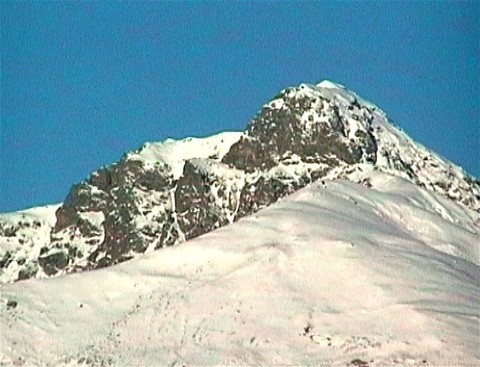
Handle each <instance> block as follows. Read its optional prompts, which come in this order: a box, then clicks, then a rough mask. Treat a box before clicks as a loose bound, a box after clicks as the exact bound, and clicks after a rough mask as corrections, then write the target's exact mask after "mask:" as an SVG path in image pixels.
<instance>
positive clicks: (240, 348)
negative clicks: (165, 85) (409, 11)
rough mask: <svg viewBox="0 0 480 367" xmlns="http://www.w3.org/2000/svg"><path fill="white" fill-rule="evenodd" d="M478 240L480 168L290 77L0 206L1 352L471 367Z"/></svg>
mask: <svg viewBox="0 0 480 367" xmlns="http://www.w3.org/2000/svg"><path fill="white" fill-rule="evenodd" d="M479 244H480V182H479V181H478V179H476V178H474V177H472V176H470V175H468V174H467V173H466V172H465V171H464V170H463V169H462V168H460V167H458V166H456V165H454V164H453V163H451V162H449V161H448V160H446V159H444V158H442V157H440V156H438V155H437V154H435V153H434V152H432V151H430V150H429V149H427V148H425V147H423V146H422V145H420V144H419V143H417V142H415V141H413V140H412V139H411V138H410V137H408V136H407V135H406V134H405V133H404V132H403V131H401V130H400V129H399V128H397V127H395V126H394V125H393V123H392V122H391V121H390V119H389V118H388V116H387V115H386V113H385V112H383V111H382V110H381V109H380V108H379V107H377V106H376V105H374V104H372V103H370V102H367V101H365V100H363V99H362V98H360V97H359V96H358V95H356V94H355V93H354V92H352V91H349V90H348V89H346V88H345V87H343V86H341V85H339V84H335V83H332V82H329V81H323V82H321V83H319V84H316V85H311V84H301V85H299V86H297V87H291V88H287V89H284V90H282V91H281V92H280V93H279V94H278V95H277V96H275V97H274V98H273V99H272V100H271V101H270V102H268V103H266V104H265V105H263V106H262V108H261V109H260V111H259V112H258V114H257V116H255V117H254V118H253V119H252V120H251V122H250V123H249V124H248V126H247V128H246V130H245V131H243V132H221V133H219V134H216V135H212V136H210V137H205V138H186V139H183V140H171V139H169V140H166V141H164V142H160V143H146V144H145V145H144V146H142V147H141V148H139V149H138V150H136V151H134V152H129V153H127V154H125V156H124V157H123V158H122V159H120V160H119V161H118V162H115V163H113V164H111V165H109V166H107V167H103V168H100V169H98V170H97V171H95V172H93V173H92V174H91V175H90V177H88V178H87V179H86V180H85V181H83V182H80V183H78V184H75V185H73V186H72V188H71V190H70V192H69V193H68V195H67V196H66V198H65V201H64V202H63V203H60V204H55V205H51V206H47V207H40V208H32V209H28V210H25V211H21V212H16V213H5V214H1V215H0V283H2V285H1V286H0V291H1V296H0V298H1V299H0V327H1V333H0V365H5V366H16V365H26V366H27V365H28V366H36V365H38V366H58V365H64V366H70V367H77V366H78V367H79V366H84V367H85V366H140V365H141V366H182V365H184V366H187V365H196V366H198V365H230V366H231V365H239V366H245V365H270V366H274V365H275V366H280V365H282V366H286V365H315V366H318V365H335V366H337V365H338V366H346V365H350V366H364V367H366V366H370V367H373V366H386V365H389V366H392V365H398V366H406V365H408V366H440V365H441V366H460V365H470V366H471V365H480V351H479V348H478V340H479V339H478V338H479V335H480V329H479V325H480V324H479V321H480V309H479V306H478V305H479V304H480V256H479ZM177 245H178V246H177ZM127 260H129V261H127ZM90 270H95V271H90ZM69 273H74V274H69ZM42 278H47V279H42Z"/></svg>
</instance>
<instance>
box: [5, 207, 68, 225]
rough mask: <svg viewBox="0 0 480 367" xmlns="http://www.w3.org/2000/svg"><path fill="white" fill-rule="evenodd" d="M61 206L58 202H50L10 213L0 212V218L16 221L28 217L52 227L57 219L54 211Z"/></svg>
mask: <svg viewBox="0 0 480 367" xmlns="http://www.w3.org/2000/svg"><path fill="white" fill-rule="evenodd" d="M61 206H62V204H61V203H59V204H51V205H45V206H38V207H34V208H30V209H25V210H21V211H18V212H12V213H0V216H1V219H2V220H4V221H9V222H11V223H16V222H18V221H20V220H22V219H28V220H30V221H32V222H33V221H34V220H39V221H41V222H44V223H46V224H47V225H48V226H49V227H54V226H55V223H56V221H57V218H56V216H55V212H56V211H57V209H58V208H60V207H61Z"/></svg>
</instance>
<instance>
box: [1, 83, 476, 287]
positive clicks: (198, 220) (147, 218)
mask: <svg viewBox="0 0 480 367" xmlns="http://www.w3.org/2000/svg"><path fill="white" fill-rule="evenodd" d="M375 170H380V171H382V172H386V173H389V174H393V175H395V176H400V177H402V178H404V179H406V180H408V181H410V182H413V183H415V184H416V185H419V186H421V187H424V188H426V189H427V190H430V191H434V192H437V193H440V194H442V195H445V196H446V197H448V198H450V199H451V200H453V201H455V202H457V203H460V204H461V205H463V206H465V207H467V208H469V209H471V210H472V216H476V215H477V214H478V212H480V183H479V181H478V180H477V179H475V178H474V177H472V176H469V175H468V174H467V173H466V172H464V171H463V170H462V169H461V168H460V167H458V166H456V165H454V164H453V163H451V162H448V161H447V160H445V159H443V158H441V157H440V156H438V155H437V154H435V153H433V152H431V151H429V150H428V149H426V148H425V147H423V146H421V145H420V144H418V143H416V142H414V141H413V140H412V139H411V138H409V137H408V136H407V135H406V134H405V133H404V132H402V131H401V130H400V129H398V128H396V127H395V126H394V125H393V124H392V122H391V121H390V119H389V118H388V116H387V115H386V114H385V112H383V111H382V110H381V109H380V108H378V107H377V106H375V105H374V104H372V103H370V102H367V101H365V100H363V99H362V98H361V97H359V96H358V95H357V94H355V93H354V92H351V91H349V90H348V89H346V88H345V87H343V86H341V85H339V84H336V83H333V82H330V81H323V82H321V83H318V84H316V85H313V84H300V85H299V86H298V87H290V88H286V89H284V90H282V91H281V92H280V93H279V94H278V95H277V96H275V97H274V98H273V99H272V100H271V101H270V102H268V103H266V104H264V105H263V107H262V108H261V110H260V112H259V113H258V114H257V116H256V117H255V118H254V119H253V120H252V121H251V122H250V123H249V125H248V127H247V129H246V131H245V132H230V133H228V132H225V133H219V134H216V135H213V136H211V137H207V138H203V139H202V138H186V139H183V140H180V141H172V140H167V141H165V142H164V143H147V144H145V145H143V146H142V147H141V148H139V149H138V150H136V151H134V152H131V153H127V154H126V155H125V156H124V157H123V158H122V159H121V160H120V161H118V162H116V163H114V164H112V165H110V166H107V167H103V168H100V169H99V170H97V171H95V172H93V173H92V174H91V175H90V177H89V178H88V179H87V180H85V181H83V182H81V183H79V184H76V185H74V186H73V187H72V189H71V190H70V192H69V194H68V196H67V198H66V200H65V201H64V202H63V203H62V206H61V207H60V208H58V209H57V211H56V222H55V225H54V226H53V228H52V229H51V231H50V232H49V236H48V238H47V237H45V239H44V242H45V243H44V244H40V243H39V241H38V240H37V241H36V242H35V241H33V244H32V240H31V239H29V238H28V236H26V235H22V234H21V232H22V230H23V229H22V228H23V227H25V226H22V225H18V224H13V225H12V223H8V221H5V220H4V217H0V235H1V236H2V241H4V243H6V244H7V245H6V246H1V247H0V248H3V254H2V253H0V280H1V282H11V281H14V280H23V279H26V278H30V277H48V276H57V275H62V274H65V273H70V272H78V271H83V270H90V269H95V268H99V267H105V266H110V265H113V264H116V263H119V262H123V261H126V260H129V259H131V258H133V257H136V256H138V254H142V253H145V252H150V251H152V250H155V249H158V248H161V247H165V246H170V245H175V244H178V243H181V242H184V241H185V240H188V239H191V238H194V237H197V236H199V235H202V234H204V233H207V232H209V231H211V230H213V229H215V228H218V227H221V226H224V225H226V224H230V223H233V222H234V221H237V220H238V219H240V218H242V217H244V216H246V215H250V214H252V213H254V212H256V211H258V210H259V209H261V208H263V207H266V206H268V205H270V204H272V203H274V202H276V201H277V200H279V199H280V198H282V197H284V196H287V195H289V194H291V193H293V192H295V191H297V190H298V189H299V188H302V187H305V186H306V185H308V184H310V183H312V182H314V181H317V180H319V179H323V180H327V179H328V180H332V179H339V178H347V179H350V180H352V181H355V182H362V183H364V184H365V185H368V184H369V183H368V181H369V177H368V172H373V171H375ZM475 213H477V214H475ZM19 223H22V222H21V221H20V222H19ZM476 223H477V229H475V230H478V223H480V221H479V220H478V218H477V219H476ZM31 225H32V223H30V224H29V226H31ZM40 227H42V230H43V231H44V232H45V231H48V228H47V227H48V226H45V225H44V223H43V224H42V225H41V226H40ZM17 232H18V233H20V234H19V235H18V236H17V235H16V233H17ZM45 233H46V232H45ZM20 240H22V241H23V243H20V242H21V241H20ZM29 245H30V250H29V251H28V250H25V248H26V247H28V246H29ZM19 248H21V249H22V250H19ZM5 249H7V250H5Z"/></svg>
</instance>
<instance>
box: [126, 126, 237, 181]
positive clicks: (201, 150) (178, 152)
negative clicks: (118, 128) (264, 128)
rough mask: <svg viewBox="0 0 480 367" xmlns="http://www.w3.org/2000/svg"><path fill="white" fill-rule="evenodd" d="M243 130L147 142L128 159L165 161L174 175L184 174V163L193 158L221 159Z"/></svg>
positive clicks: (154, 162) (146, 161) (148, 162)
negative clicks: (202, 136) (201, 136)
mask: <svg viewBox="0 0 480 367" xmlns="http://www.w3.org/2000/svg"><path fill="white" fill-rule="evenodd" d="M242 135H243V133H241V132H230V131H229V132H222V133H218V134H215V135H212V136H209V137H205V138H193V137H189V138H185V139H182V140H174V139H167V140H165V141H164V142H161V143H146V144H144V145H143V147H142V148H140V149H139V150H138V151H136V152H134V153H129V154H128V155H127V158H128V159H132V160H140V161H142V162H144V164H152V165H154V164H158V163H163V164H166V165H167V166H169V167H170V168H171V169H172V170H173V177H174V178H175V179H178V178H179V177H180V176H181V175H182V171H183V165H184V163H185V161H186V160H189V159H192V158H203V159H205V158H213V159H215V160H219V161H220V160H221V159H222V158H223V156H224V155H225V154H227V153H228V151H229V150H230V147H231V146H232V145H233V144H234V143H236V142H237V141H238V140H240V137H241V136H242Z"/></svg>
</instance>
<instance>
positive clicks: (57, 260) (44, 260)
mask: <svg viewBox="0 0 480 367" xmlns="http://www.w3.org/2000/svg"><path fill="white" fill-rule="evenodd" d="M38 263H39V265H40V266H41V267H42V269H43V271H44V272H45V274H47V275H54V274H56V273H58V272H59V271H60V270H62V269H64V268H65V267H66V266H67V265H68V263H69V257H68V255H67V254H66V253H65V252H63V251H59V252H55V253H53V254H51V255H47V256H40V257H39V258H38Z"/></svg>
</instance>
